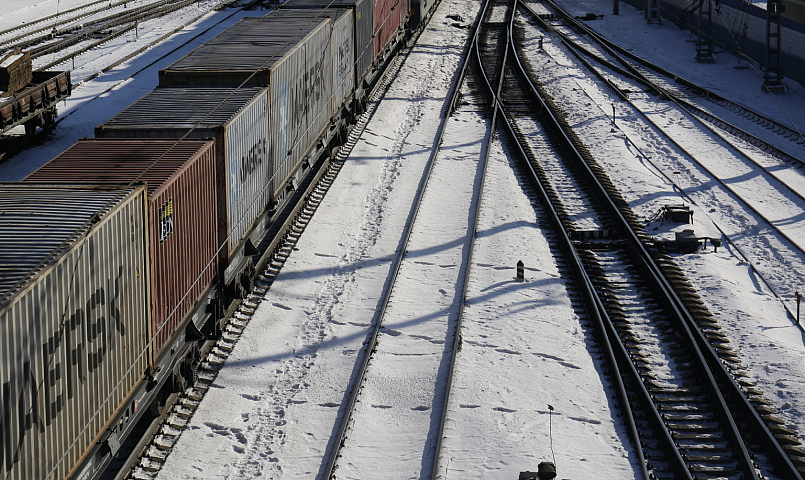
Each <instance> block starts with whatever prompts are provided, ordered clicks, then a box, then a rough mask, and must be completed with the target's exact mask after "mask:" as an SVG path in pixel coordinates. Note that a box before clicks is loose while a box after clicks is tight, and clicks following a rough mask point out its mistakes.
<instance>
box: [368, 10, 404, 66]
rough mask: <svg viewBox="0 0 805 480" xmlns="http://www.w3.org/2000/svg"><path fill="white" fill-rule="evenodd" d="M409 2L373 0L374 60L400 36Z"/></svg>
mask: <svg viewBox="0 0 805 480" xmlns="http://www.w3.org/2000/svg"><path fill="white" fill-rule="evenodd" d="M409 8H410V5H409V0H374V22H375V25H374V32H375V58H378V57H380V54H381V53H382V52H384V51H385V50H386V49H387V47H389V46H390V45H392V44H393V43H394V42H395V41H397V40H399V38H400V37H401V36H402V33H403V32H402V30H401V28H400V26H401V25H405V21H406V19H407V18H408V10H409Z"/></svg>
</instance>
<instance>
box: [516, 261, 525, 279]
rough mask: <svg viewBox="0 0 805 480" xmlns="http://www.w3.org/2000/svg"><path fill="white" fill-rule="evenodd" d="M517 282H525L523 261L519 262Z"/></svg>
mask: <svg viewBox="0 0 805 480" xmlns="http://www.w3.org/2000/svg"><path fill="white" fill-rule="evenodd" d="M517 281H518V282H523V281H525V264H523V261H522V260H519V261H518V262H517Z"/></svg>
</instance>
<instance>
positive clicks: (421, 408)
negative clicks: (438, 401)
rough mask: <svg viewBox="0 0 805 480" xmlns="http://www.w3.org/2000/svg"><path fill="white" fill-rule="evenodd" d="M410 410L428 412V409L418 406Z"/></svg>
mask: <svg viewBox="0 0 805 480" xmlns="http://www.w3.org/2000/svg"><path fill="white" fill-rule="evenodd" d="M411 410H415V411H418V412H424V411H426V410H430V407H426V406H425V405H419V406H418V407H414V408H412V409H411Z"/></svg>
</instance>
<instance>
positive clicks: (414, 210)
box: [323, 0, 488, 480]
mask: <svg viewBox="0 0 805 480" xmlns="http://www.w3.org/2000/svg"><path fill="white" fill-rule="evenodd" d="M484 1H485V3H484V7H483V9H482V10H483V11H484V12H485V11H486V5H487V4H488V0H484ZM478 18H482V16H481V15H479V17H478ZM479 25H480V21H479V20H478V19H476V25H475V26H474V29H475V31H476V34H477V29H478V28H479ZM421 31H424V29H422V30H421ZM421 31H420V33H421ZM474 36H475V35H473V37H474ZM411 43H413V42H411ZM471 44H472V42H471V41H470V42H468V43H467V45H465V47H464V56H463V57H462V64H461V67H460V69H461V72H462V74H461V75H460V76H459V78H457V79H456V80H455V82H454V84H453V86H452V87H451V88H452V94H450V95H448V98H449V101H447V100H446V101H445V107H444V108H442V115H443V118H442V121H441V122H440V124H439V128H438V130H437V133H436V138H435V139H434V142H433V146H432V148H431V154H430V156H429V158H428V162H427V164H426V168H425V171H424V172H423V174H422V177H421V178H420V181H419V185H418V186H417V196H416V199H415V202H414V204H413V205H412V207H411V210H410V211H409V213H408V217H407V219H406V222H405V227H404V230H403V235H402V237H401V238H400V242H399V243H398V245H397V249H396V252H397V258H396V259H395V261H394V265H393V266H392V269H391V271H390V272H389V275H388V276H387V277H386V281H385V282H384V284H383V290H382V293H381V301H380V302H379V303H380V306H379V308H378V310H377V313H376V314H375V316H374V318H373V319H372V325H373V327H372V333H371V335H370V338H369V340H368V341H367V342H366V343H365V344H364V348H363V350H364V354H363V358H362V361H361V366H360V368H359V370H358V373H357V375H356V377H355V380H354V381H353V382H351V383H352V391H351V392H350V396H349V400H348V401H347V405H346V409H345V412H344V415H343V417H342V419H341V424H340V425H339V427H338V433H337V434H336V441H335V442H334V443H333V448H332V451H331V452H330V456H329V458H328V460H327V465H326V467H325V475H324V477H323V478H325V479H328V480H329V479H331V478H333V476H334V474H335V470H336V469H337V468H338V465H337V462H338V457H339V456H340V450H341V447H343V446H344V440H346V431H347V427H348V425H349V422H350V420H351V418H352V413H353V411H354V407H355V404H356V403H357V399H358V395H359V393H360V389H361V385H362V384H363V381H364V379H365V377H366V371H367V369H368V367H369V360H370V359H371V354H372V352H373V351H374V350H375V348H376V345H377V337H378V334H379V333H380V326H381V323H382V319H383V317H384V316H385V312H386V309H387V307H388V304H389V301H390V300H391V291H392V288H393V286H394V283H395V280H396V278H397V275H398V273H399V271H400V268H401V266H402V261H403V258H404V256H405V252H406V245H408V241H409V239H410V237H411V233H412V232H413V226H414V221H415V220H416V217H417V216H418V214H419V209H420V206H421V204H422V199H423V198H424V192H425V188H426V187H427V184H428V180H429V179H430V175H431V172H432V171H433V166H434V164H435V163H436V152H437V150H438V148H439V146H440V145H441V143H442V139H443V138H444V131H445V126H446V123H447V120H448V118H449V117H450V113H451V112H452V110H453V106H454V105H455V104H456V102H457V99H458V95H459V92H460V85H461V84H462V82H463V79H464V71H465V69H466V59H467V54H468V51H469V48H470V46H471ZM411 51H412V50H411V49H409V50H408V52H407V53H406V55H405V58H407V57H408V55H410V53H411Z"/></svg>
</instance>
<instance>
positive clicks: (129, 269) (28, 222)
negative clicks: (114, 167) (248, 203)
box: [0, 184, 149, 480]
mask: <svg viewBox="0 0 805 480" xmlns="http://www.w3.org/2000/svg"><path fill="white" fill-rule="evenodd" d="M0 212H2V214H1V215H0V271H2V272H3V274H2V276H0V339H2V340H1V341H2V348H0V386H1V387H0V397H1V398H0V400H1V401H0V405H2V410H3V411H2V414H0V467H2V472H3V478H4V479H5V480H30V479H45V478H52V479H63V478H66V477H67V475H68V473H69V472H70V470H71V469H73V468H74V467H75V466H76V465H77V464H78V463H79V462H81V461H82V460H83V459H84V458H85V457H87V455H88V453H89V451H90V449H92V448H93V447H94V446H95V444H96V443H97V442H98V441H99V440H100V437H101V436H102V435H103V434H104V431H105V430H106V429H107V428H108V427H109V425H108V423H109V422H111V420H110V419H111V418H112V417H113V415H114V414H115V413H116V412H117V411H118V410H121V409H122V407H123V405H124V403H125V401H126V399H127V398H128V397H129V395H130V394H131V392H132V390H133V389H134V388H135V387H136V386H137V385H138V384H139V383H140V381H141V380H142V379H143V376H144V374H145V371H146V368H147V360H148V358H147V351H146V348H147V342H148V330H149V328H148V322H149V308H148V305H149V299H148V278H149V277H148V276H149V272H148V263H147V252H148V243H147V229H148V228H147V224H146V212H147V210H146V193H145V188H144V187H143V186H135V187H131V188H121V187H120V186H114V187H113V186H68V187H65V186H58V187H56V186H52V185H42V184H0Z"/></svg>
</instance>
